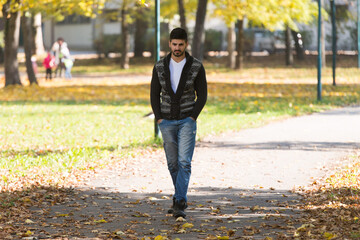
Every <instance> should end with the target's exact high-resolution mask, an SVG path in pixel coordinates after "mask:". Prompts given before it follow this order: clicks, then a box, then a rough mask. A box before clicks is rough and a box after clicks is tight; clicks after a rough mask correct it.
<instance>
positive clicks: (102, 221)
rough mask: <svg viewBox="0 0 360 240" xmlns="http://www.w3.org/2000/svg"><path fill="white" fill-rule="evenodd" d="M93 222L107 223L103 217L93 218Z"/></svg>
mask: <svg viewBox="0 0 360 240" xmlns="http://www.w3.org/2000/svg"><path fill="white" fill-rule="evenodd" d="M94 222H95V223H107V221H106V220H105V219H100V220H94Z"/></svg>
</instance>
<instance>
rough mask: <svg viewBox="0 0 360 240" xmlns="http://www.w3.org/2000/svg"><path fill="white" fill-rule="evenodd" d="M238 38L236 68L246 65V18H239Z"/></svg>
mask: <svg viewBox="0 0 360 240" xmlns="http://www.w3.org/2000/svg"><path fill="white" fill-rule="evenodd" d="M237 26H238V39H237V46H236V50H237V55H236V64H235V69H238V70H240V69H242V68H243V65H244V27H243V26H244V20H238V22H237Z"/></svg>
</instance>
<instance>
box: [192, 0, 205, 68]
mask: <svg viewBox="0 0 360 240" xmlns="http://www.w3.org/2000/svg"><path fill="white" fill-rule="evenodd" d="M207 2H208V0H199V2H198V7H197V11H196V23H195V30H194V37H193V44H192V47H191V49H192V55H193V56H194V57H195V58H197V59H199V60H200V61H201V60H202V59H203V57H204V38H205V34H204V25H205V17H206V6H207Z"/></svg>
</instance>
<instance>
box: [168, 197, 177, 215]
mask: <svg viewBox="0 0 360 240" xmlns="http://www.w3.org/2000/svg"><path fill="white" fill-rule="evenodd" d="M174 206H175V198H173V205H172V206H171V207H170V208H169V210H168V213H174Z"/></svg>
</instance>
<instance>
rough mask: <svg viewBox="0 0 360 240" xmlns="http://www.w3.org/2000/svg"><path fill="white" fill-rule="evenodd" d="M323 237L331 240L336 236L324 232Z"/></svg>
mask: <svg viewBox="0 0 360 240" xmlns="http://www.w3.org/2000/svg"><path fill="white" fill-rule="evenodd" d="M324 237H325V238H326V239H333V238H335V237H336V235H335V234H333V233H329V232H325V233H324Z"/></svg>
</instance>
